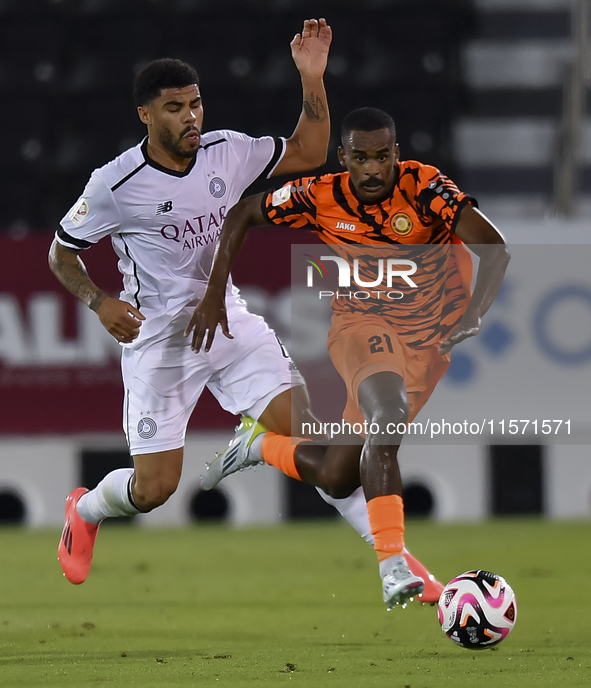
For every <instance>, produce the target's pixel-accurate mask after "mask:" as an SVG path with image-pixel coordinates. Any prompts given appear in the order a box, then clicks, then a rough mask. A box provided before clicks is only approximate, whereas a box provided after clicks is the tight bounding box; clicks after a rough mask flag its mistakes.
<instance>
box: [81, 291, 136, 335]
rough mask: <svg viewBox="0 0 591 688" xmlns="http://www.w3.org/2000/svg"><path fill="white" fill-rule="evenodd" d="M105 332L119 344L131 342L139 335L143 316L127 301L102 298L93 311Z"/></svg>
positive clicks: (108, 297)
mask: <svg viewBox="0 0 591 688" xmlns="http://www.w3.org/2000/svg"><path fill="white" fill-rule="evenodd" d="M93 310H94V311H95V312H96V314H97V315H98V317H99V320H100V321H101V323H102V324H103V327H104V328H105V329H106V330H107V332H108V333H109V334H111V335H113V337H115V339H116V340H117V341H119V342H124V343H126V342H132V341H133V340H134V339H136V338H137V337H138V335H139V333H140V326H141V324H142V320H145V319H146V318H145V316H143V315H142V314H141V312H140V311H138V309H137V308H134V307H133V306H132V305H131V304H130V303H127V301H120V300H119V299H115V298H112V297H111V296H104V297H103V298H102V300H101V301H100V303H99V304H98V305H97V306H96V307H95V308H94V309H93Z"/></svg>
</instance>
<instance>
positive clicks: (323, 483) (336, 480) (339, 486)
mask: <svg viewBox="0 0 591 688" xmlns="http://www.w3.org/2000/svg"><path fill="white" fill-rule="evenodd" d="M319 482H320V489H321V490H323V491H324V492H326V494H327V495H328V496H329V497H332V498H333V499H345V498H346V497H349V496H350V495H352V494H353V492H355V490H356V489H357V488H358V487H359V485H360V482H359V470H357V471H356V472H355V475H347V474H346V473H344V472H343V471H342V470H340V469H336V470H335V468H334V467H331V466H325V467H323V469H322V470H321V472H320V476H319Z"/></svg>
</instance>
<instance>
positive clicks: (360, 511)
mask: <svg viewBox="0 0 591 688" xmlns="http://www.w3.org/2000/svg"><path fill="white" fill-rule="evenodd" d="M316 490H317V491H318V494H319V495H320V496H321V497H322V499H324V501H325V502H326V503H327V504H330V505H331V506H334V508H335V509H336V510H337V511H338V512H339V513H340V514H341V516H342V517H343V518H344V519H345V521H347V523H349V524H350V525H351V526H353V528H355V530H356V531H357V532H358V533H359V535H361V537H362V538H363V539H364V540H365V541H366V542H367V543H368V544H369V545H371V546H372V547H373V535H372V533H371V528H370V527H369V516H368V515H367V502H366V501H365V495H364V494H363V488H362V487H358V488H357V489H356V490H355V492H353V494H350V495H349V496H348V497H345V498H344V499H335V498H334V497H329V496H328V495H327V494H326V492H323V491H322V490H321V489H320V488H319V487H317V488H316Z"/></svg>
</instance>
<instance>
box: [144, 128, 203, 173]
mask: <svg viewBox="0 0 591 688" xmlns="http://www.w3.org/2000/svg"><path fill="white" fill-rule="evenodd" d="M200 149H201V146H199V148H198V149H197V152H196V153H195V155H194V156H193V159H192V160H191V162H190V163H189V164H188V165H187V169H186V170H185V171H184V172H178V171H177V170H171V169H169V168H168V167H164V165H161V164H160V163H157V162H156V161H154V160H152V158H151V157H150V156H149V155H148V137H147V136H146V138H145V139H144V140H143V141H142V153H143V155H144V160H145V161H146V163H147V164H148V165H149V166H150V167H153V168H154V169H155V170H158V171H159V172H164V174H170V175H171V176H172V177H186V176H187V175H188V174H189V173H190V172H191V170H192V169H193V168H194V167H195V162H196V160H197V153H198V152H199V150H200Z"/></svg>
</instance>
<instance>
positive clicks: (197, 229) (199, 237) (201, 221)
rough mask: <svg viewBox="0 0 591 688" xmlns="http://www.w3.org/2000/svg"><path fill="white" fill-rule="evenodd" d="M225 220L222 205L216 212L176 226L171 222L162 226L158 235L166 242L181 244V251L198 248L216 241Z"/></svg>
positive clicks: (224, 209) (190, 219) (193, 218)
mask: <svg viewBox="0 0 591 688" xmlns="http://www.w3.org/2000/svg"><path fill="white" fill-rule="evenodd" d="M225 218H226V206H225V205H222V206H220V208H218V210H217V212H215V211H214V212H213V213H209V214H208V215H196V216H195V217H192V218H189V219H187V220H184V221H183V220H181V221H180V222H179V223H178V224H173V223H172V222H171V223H170V224H167V225H164V226H163V227H161V228H160V234H161V235H162V237H163V238H164V239H166V240H168V241H174V242H175V243H177V244H182V250H183V251H184V250H185V249H187V248H198V247H199V246H206V245H207V244H213V243H215V242H216V241H217V239H218V237H219V236H220V232H221V227H222V224H223V222H224V220H225Z"/></svg>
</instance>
